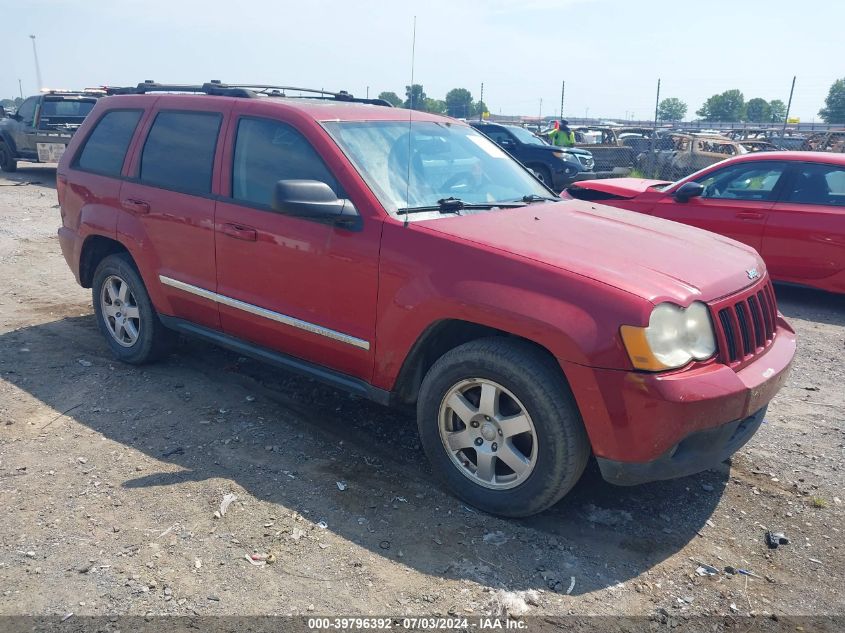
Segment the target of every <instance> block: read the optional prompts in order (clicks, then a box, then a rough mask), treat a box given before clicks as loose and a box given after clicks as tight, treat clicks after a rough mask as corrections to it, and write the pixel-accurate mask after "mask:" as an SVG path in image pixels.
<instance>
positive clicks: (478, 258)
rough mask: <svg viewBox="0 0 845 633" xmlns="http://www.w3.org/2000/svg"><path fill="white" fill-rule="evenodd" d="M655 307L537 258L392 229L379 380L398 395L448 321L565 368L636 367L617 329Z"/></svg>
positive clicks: (379, 331) (385, 257)
mask: <svg viewBox="0 0 845 633" xmlns="http://www.w3.org/2000/svg"><path fill="white" fill-rule="evenodd" d="M397 231H402V232H403V234H402V235H401V236H399V235H398V234H397ZM433 253H436V256H432V254H433ZM650 307H651V306H650V304H647V303H646V302H644V301H643V300H642V299H640V298H637V297H635V296H634V295H631V294H630V293H627V292H625V291H623V290H619V289H617V288H615V287H612V286H607V285H604V284H597V283H596V282H595V281H593V280H591V279H588V278H585V277H582V276H579V275H576V274H572V273H568V272H566V271H562V270H560V269H556V268H553V267H551V266H548V265H545V264H542V263H539V262H536V261H530V260H524V259H521V258H518V257H506V256H503V255H502V254H501V253H499V252H491V251H485V250H483V249H479V248H477V247H475V246H474V245H472V244H467V243H461V242H452V241H445V240H442V239H438V237H437V236H433V235H431V234H427V233H424V232H422V231H419V232H418V231H414V230H408V229H403V228H401V226H399V227H398V228H397V227H396V225H393V224H388V225H386V226H385V233H384V237H383V242H382V254H381V269H380V280H379V305H378V315H377V326H376V358H375V369H374V375H373V382H374V384H375V385H376V386H378V387H381V388H384V389H391V388H392V387H393V386H394V384H395V381H396V378H397V376H398V374H399V371H400V369H401V367H402V364H403V363H404V360H405V358H406V357H407V355H408V354H409V352H410V350H411V349H412V348H413V346H414V344H415V343H416V341H417V340H418V339H419V338H420V337H421V336H422V335H423V334H424V333H425V332H426V330H428V329H429V328H430V327H431V326H432V324H434V323H437V322H438V321H442V320H445V319H455V320H460V321H466V322H469V323H475V324H478V325H483V326H486V327H490V328H494V329H497V330H501V331H503V332H507V333H509V334H512V335H515V336H519V337H521V338H524V339H527V340H530V341H532V342H534V343H536V344H538V345H540V346H542V347H544V348H545V349H547V350H548V351H549V352H550V353H551V354H552V355H553V356H554V357H556V358H558V359H560V360H562V361H567V362H570V363H575V364H579V365H587V366H591V367H604V368H612V369H630V368H631V364H630V360H629V359H628V355H627V353H626V352H625V349H624V347H623V346H622V341H621V339H620V337H619V334H618V333H619V326H620V325H621V324H623V323H639V322H641V321H642V320H643V318H644V316H643V315H644V314H647V311H648V310H649V309H650Z"/></svg>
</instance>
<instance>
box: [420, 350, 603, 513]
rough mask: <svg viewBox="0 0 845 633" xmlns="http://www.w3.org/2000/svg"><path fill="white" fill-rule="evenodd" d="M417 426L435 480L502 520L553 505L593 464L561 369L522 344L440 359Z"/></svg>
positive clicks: (424, 389)
mask: <svg viewBox="0 0 845 633" xmlns="http://www.w3.org/2000/svg"><path fill="white" fill-rule="evenodd" d="M485 394H487V395H485ZM417 424H418V426H419V433H420V440H421V443H422V446H423V449H424V450H425V452H426V455H427V456H428V458H429V461H430V462H431V466H432V471H433V472H434V474H435V476H437V477H438V478H439V479H440V480H442V481H443V483H444V484H445V485H446V486H447V487H448V488H449V489H450V490H451V491H452V492H453V493H454V494H455V495H456V496H457V497H459V498H461V499H463V500H464V501H466V502H467V503H469V504H471V505H473V506H475V507H477V508H479V509H481V510H484V511H485V512H489V513H491V514H497V515H501V516H506V517H524V516H529V515H532V514H536V513H538V512H541V511H543V510H545V509H546V508H548V507H550V506H552V505H554V504H555V503H556V502H557V501H559V500H560V499H561V497H563V496H564V495H565V494H566V493H567V492H569V490H570V489H571V488H572V487H573V486H574V485H575V483H576V482H577V481H578V479H579V478H580V476H581V473H582V472H583V471H584V467H585V466H586V464H587V459H588V458H589V456H590V445H589V441H588V439H587V434H586V432H585V430H584V425H583V422H582V421H581V416H580V414H579V412H578V408H577V406H576V404H575V401H574V399H573V397H572V394H571V392H570V391H569V388H568V386H567V384H566V382H565V379H564V377H563V375H562V374H561V371H560V368H559V367H558V366H557V364H556V362H555V361H554V359H552V358H551V357H549V356H548V355H546V354H545V353H544V352H542V351H541V350H539V349H537V348H536V347H534V346H533V345H531V344H530V343H527V342H524V341H518V340H510V339H504V338H489V339H481V340H477V341H471V342H469V343H465V344H464V345H461V346H459V347H457V348H455V349H453V350H451V351H449V352H447V353H446V354H444V355H443V356H442V357H441V358H440V359H439V360H438V361H437V362H436V363H435V364H434V365H433V366H432V368H431V369H430V370H429V371H428V373H427V374H426V376H425V378H424V379H423V382H422V386H421V387H420V395H419V399H418V401H417ZM512 465H513V466H514V467H512Z"/></svg>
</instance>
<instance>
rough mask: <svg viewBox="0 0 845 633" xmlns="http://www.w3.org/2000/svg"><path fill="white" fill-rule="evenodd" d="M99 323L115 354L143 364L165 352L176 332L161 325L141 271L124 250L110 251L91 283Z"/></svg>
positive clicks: (119, 357)
mask: <svg viewBox="0 0 845 633" xmlns="http://www.w3.org/2000/svg"><path fill="white" fill-rule="evenodd" d="M91 290H92V295H93V300H94V314H95V315H96V318H97V326H98V327H99V328H100V332H102V334H103V336H104V337H105V339H106V342H107V343H108V345H109V347H110V348H111V351H112V354H114V356H115V358H117V359H118V360H120V361H123V362H124V363H129V364H132V365H140V364H143V363H148V362H152V361H155V360H158V359H159V358H162V357H163V356H165V355H166V354H167V353H168V352H169V351H170V350H171V348H172V344H173V340H174V335H173V333H172V332H171V331H170V330H168V329H167V328H165V327H164V325H162V323H161V321H160V320H159V318H158V314H157V313H156V311H155V308H154V307H153V304H152V301H150V295H149V294H148V293H147V289H146V287H145V286H144V282H143V280H142V279H141V275H140V274H139V273H138V269H137V268H136V267H135V263H134V262H133V261H132V258H131V257H129V255H128V254H125V253H117V254H114V255H109V256H108V257H106V258H104V259H103V261H101V262H100V264H99V266H97V270H96V271H94V282H93V284H92V286H91Z"/></svg>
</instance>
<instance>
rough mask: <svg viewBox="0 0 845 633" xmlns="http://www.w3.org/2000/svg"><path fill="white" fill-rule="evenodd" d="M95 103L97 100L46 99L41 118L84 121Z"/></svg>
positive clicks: (42, 106) (42, 105)
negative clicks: (66, 118) (65, 118)
mask: <svg viewBox="0 0 845 633" xmlns="http://www.w3.org/2000/svg"><path fill="white" fill-rule="evenodd" d="M95 103H97V100H96V99H84V100H83V99H46V100H45V101H44V102H43V103H42V104H41V117H42V118H44V117H48V118H49V117H62V118H63V117H68V118H79V119H84V118H85V117H86V116H88V113H89V112H91V109H92V108H93V107H94V104H95Z"/></svg>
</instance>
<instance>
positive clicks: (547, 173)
mask: <svg viewBox="0 0 845 633" xmlns="http://www.w3.org/2000/svg"><path fill="white" fill-rule="evenodd" d="M531 169H532V170H533V171H534V173H535V174H536V175H537V180H539V181H540V182H542V183H543V184H544V185H546V186H547V187H548V188H549V189H552V188H553V186H552V172H551V170H550V169H549V168H548V167H544V166H543V165H535V166H534V167H532V168H531Z"/></svg>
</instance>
